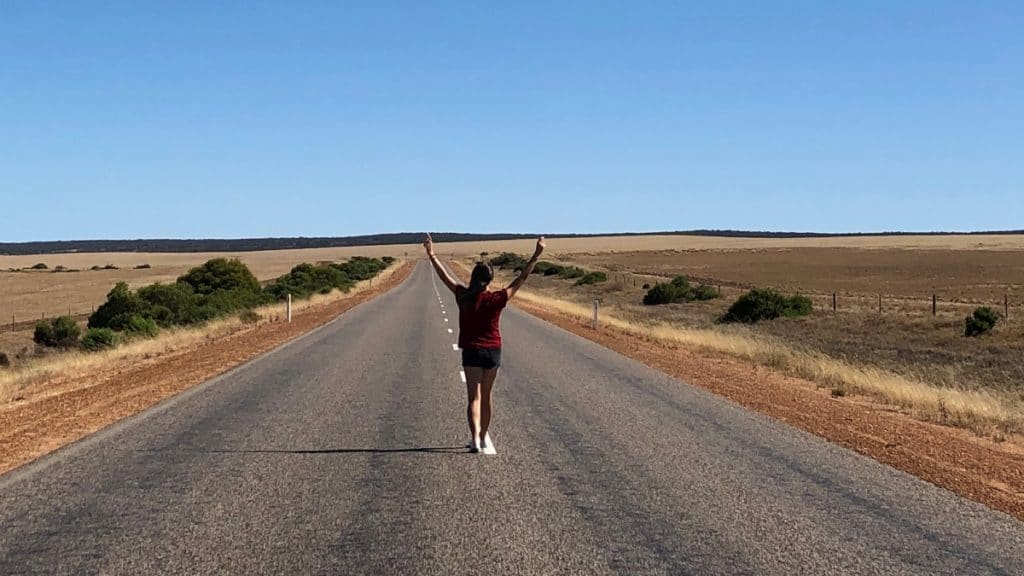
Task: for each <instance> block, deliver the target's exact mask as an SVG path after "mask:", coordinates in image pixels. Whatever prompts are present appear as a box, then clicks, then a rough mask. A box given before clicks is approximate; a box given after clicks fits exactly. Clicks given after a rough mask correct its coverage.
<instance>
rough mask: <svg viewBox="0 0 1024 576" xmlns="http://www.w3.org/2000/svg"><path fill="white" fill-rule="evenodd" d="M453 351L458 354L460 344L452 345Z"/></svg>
mask: <svg viewBox="0 0 1024 576" xmlns="http://www.w3.org/2000/svg"><path fill="white" fill-rule="evenodd" d="M452 350H455V351H456V352H458V351H459V345H458V344H452Z"/></svg>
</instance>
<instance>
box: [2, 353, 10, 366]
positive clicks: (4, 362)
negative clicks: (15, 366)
mask: <svg viewBox="0 0 1024 576" xmlns="http://www.w3.org/2000/svg"><path fill="white" fill-rule="evenodd" d="M10 365H11V359H10V358H9V357H8V356H7V353H6V352H0V368H7V367H8V366H10Z"/></svg>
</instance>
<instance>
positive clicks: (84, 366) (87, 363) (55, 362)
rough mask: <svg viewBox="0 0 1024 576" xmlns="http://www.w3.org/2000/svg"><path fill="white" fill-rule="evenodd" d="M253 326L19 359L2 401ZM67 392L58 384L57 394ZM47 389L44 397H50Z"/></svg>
mask: <svg viewBox="0 0 1024 576" xmlns="http://www.w3.org/2000/svg"><path fill="white" fill-rule="evenodd" d="M401 265H402V261H398V262H395V264H393V265H392V266H390V267H388V268H387V269H386V270H384V271H383V272H382V273H381V274H380V275H378V276H377V278H374V279H373V280H372V281H370V280H367V281H363V282H359V283H357V284H356V286H355V288H354V289H353V290H351V291H349V292H347V293H345V292H339V291H334V292H332V293H330V294H316V295H314V296H313V297H311V298H309V299H307V300H298V301H295V302H293V303H292V313H293V315H295V314H299V313H302V312H303V311H304V310H307V309H309V308H312V307H318V306H321V305H323V304H326V303H329V302H335V301H338V300H344V299H347V298H351V297H352V296H355V295H356V294H358V293H360V292H363V291H365V290H367V289H369V288H370V287H371V285H377V284H379V283H381V282H383V281H384V280H386V279H387V278H388V277H389V276H391V274H393V273H394V272H395V271H396V270H398V269H399V268H400V267H401ZM256 313H257V314H258V315H259V316H260V317H261V322H268V321H278V322H280V321H283V319H284V317H285V308H284V305H283V304H276V305H269V306H264V307H262V308H259V309H257V310H256ZM252 326H253V325H251V324H247V323H246V322H243V321H242V320H241V319H240V318H239V316H231V317H227V318H223V319H220V320H217V321H214V322H210V323H207V324H205V325H202V326H195V327H182V328H175V329H169V330H164V331H162V332H161V333H160V334H159V335H158V336H157V337H156V338H148V339H141V340H135V341H132V342H129V343H127V344H125V345H123V346H119V347H117V348H114V349H111V350H105V351H102V352H97V353H84V352H79V351H71V352H66V353H60V354H53V355H47V356H43V357H40V358H35V359H32V360H30V361H28V362H24V363H19V364H18V365H17V366H16V367H14V368H13V369H8V370H0V402H7V401H10V400H11V399H13V398H17V397H18V396H19V395H22V394H24V393H25V391H26V390H27V389H29V388H36V387H38V386H39V384H41V383H44V382H45V383H51V382H55V381H56V382H63V381H71V380H75V379H76V378H81V377H82V376H83V375H88V374H92V373H95V372H97V371H100V370H103V369H105V368H108V367H110V366H113V365H121V364H125V363H129V362H131V363H135V362H140V361H145V360H146V359H149V358H153V357H155V356H160V355H163V354H167V353H170V352H174V351H176V350H181V349H184V348H188V347H190V346H194V345H196V344H199V343H202V342H204V341H210V340H214V339H217V338H220V337H223V336H226V335H228V334H231V333H234V332H237V331H239V330H243V329H247V328H251V327H252ZM58 391H63V390H61V389H60V388H59V387H55V388H54V390H53V392H54V393H56V392H58ZM45 394H46V392H45V391H43V392H42V395H44V396H45Z"/></svg>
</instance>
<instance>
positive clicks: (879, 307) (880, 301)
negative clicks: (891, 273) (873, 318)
mask: <svg viewBox="0 0 1024 576" xmlns="http://www.w3.org/2000/svg"><path fill="white" fill-rule="evenodd" d="M878 313H879V314H881V313H882V295H881V294H879V295H878Z"/></svg>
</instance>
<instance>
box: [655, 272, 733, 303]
mask: <svg viewBox="0 0 1024 576" xmlns="http://www.w3.org/2000/svg"><path fill="white" fill-rule="evenodd" d="M645 286H648V290H647V294H644V299H643V303H644V304H645V305H647V306H658V305H661V304H674V303H677V302H692V301H695V300H713V299H715V298H718V297H719V296H721V294H719V292H718V290H716V289H715V288H714V287H712V286H708V285H700V286H694V285H692V284H690V279H689V278H687V277H686V276H676V277H675V278H673V279H672V281H671V282H662V283H659V284H655V285H654V287H653V288H651V287H650V285H649V284H647V285H645Z"/></svg>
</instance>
